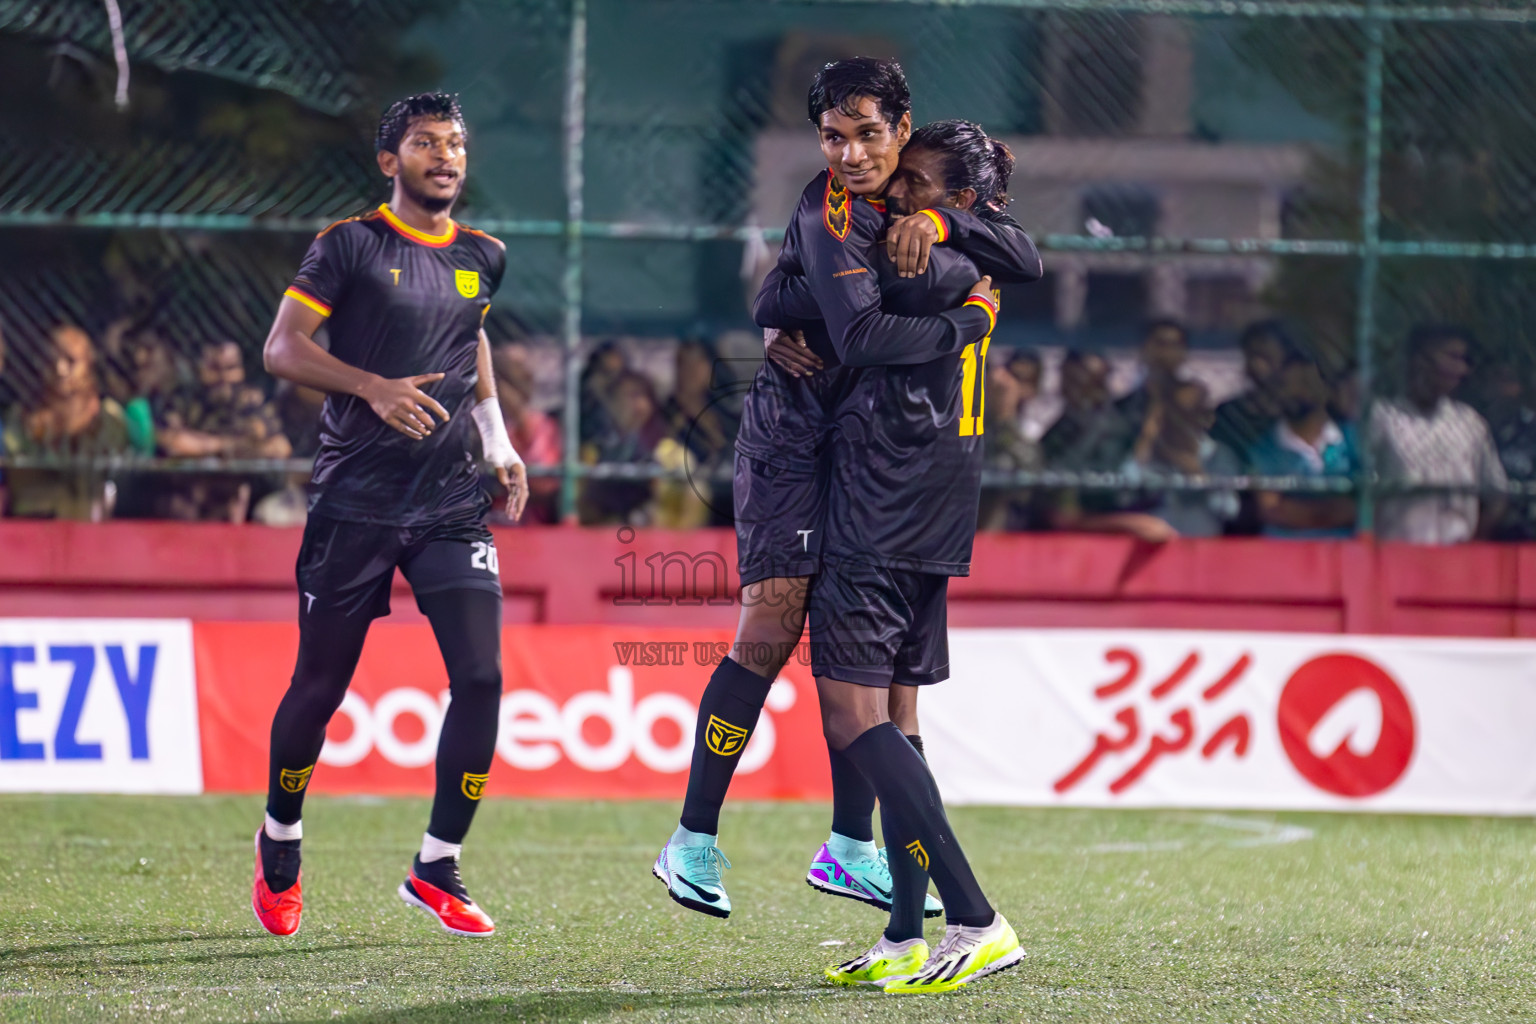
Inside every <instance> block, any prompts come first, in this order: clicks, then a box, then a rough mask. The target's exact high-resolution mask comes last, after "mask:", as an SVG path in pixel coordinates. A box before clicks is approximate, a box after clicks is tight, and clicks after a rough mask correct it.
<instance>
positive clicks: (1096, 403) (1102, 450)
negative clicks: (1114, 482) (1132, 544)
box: [1040, 350, 1173, 543]
mask: <svg viewBox="0 0 1536 1024" xmlns="http://www.w3.org/2000/svg"><path fill="white" fill-rule="evenodd" d="M1061 397H1062V401H1063V403H1064V406H1063V409H1062V413H1061V418H1060V419H1058V420H1057V421H1056V422H1055V423H1053V424H1052V425H1051V428H1050V429H1049V430H1047V431H1046V432H1045V435H1044V436H1043V437H1041V438H1040V447H1041V450H1042V451H1043V452H1044V453H1045V464H1046V466H1047V467H1048V468H1050V469H1059V470H1064V471H1067V472H1074V473H1112V472H1115V471H1117V470H1119V469H1120V468H1121V466H1122V464H1123V463H1124V461H1125V456H1126V453H1127V452H1129V451H1130V449H1131V444H1132V442H1133V440H1134V439H1135V437H1136V434H1137V430H1138V427H1139V425H1140V421H1139V420H1138V421H1136V422H1135V423H1134V424H1133V423H1132V422H1131V421H1129V420H1127V419H1126V417H1125V415H1124V414H1123V413H1122V412H1121V410H1120V408H1119V407H1118V406H1117V405H1116V404H1115V403H1114V402H1113V401H1111V400H1110V396H1109V361H1108V360H1106V359H1105V358H1104V357H1103V356H1102V355H1100V354H1098V353H1097V352H1085V351H1079V350H1074V351H1071V352H1068V353H1067V356H1066V358H1065V359H1064V360H1062V365H1061ZM1048 504H1049V506H1050V509H1049V521H1050V524H1051V525H1052V526H1053V527H1055V528H1056V529H1059V530H1086V531H1090V532H1100V533H1129V534H1131V535H1132V536H1134V537H1137V538H1139V539H1141V540H1144V541H1147V542H1149V543H1161V542H1162V541H1165V540H1168V539H1169V538H1171V537H1172V536H1173V531H1172V529H1171V528H1170V527H1169V526H1168V524H1167V523H1165V522H1163V521H1162V520H1161V519H1158V518H1157V517H1156V516H1149V515H1146V514H1145V513H1141V512H1134V511H1127V510H1126V509H1125V507H1124V503H1123V500H1122V499H1121V497H1120V496H1119V495H1118V494H1116V493H1115V492H1114V491H1113V490H1106V489H1102V488H1096V489H1087V488H1067V489H1064V490H1061V491H1058V492H1057V493H1055V494H1054V495H1052V496H1051V497H1050V499H1049V502H1048Z"/></svg>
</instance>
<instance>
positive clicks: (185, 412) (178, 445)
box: [156, 341, 293, 523]
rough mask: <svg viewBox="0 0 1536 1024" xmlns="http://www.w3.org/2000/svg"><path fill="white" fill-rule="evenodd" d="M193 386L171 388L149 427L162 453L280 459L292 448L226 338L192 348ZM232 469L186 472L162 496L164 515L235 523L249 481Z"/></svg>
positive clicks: (242, 512) (244, 508)
mask: <svg viewBox="0 0 1536 1024" xmlns="http://www.w3.org/2000/svg"><path fill="white" fill-rule="evenodd" d="M197 378H198V382H197V385H195V386H191V387H183V388H178V389H177V390H176V391H175V392H174V393H173V394H172V395H171V397H170V399H169V400H168V401H167V403H166V405H165V408H164V410H163V412H162V416H161V421H160V423H159V425H158V430H157V431H156V441H157V444H158V446H159V448H160V450H161V451H163V452H164V453H165V454H166V455H171V456H183V457H197V456H221V457H224V458H267V459H286V458H287V457H288V456H289V455H290V454H292V451H293V447H292V445H291V444H289V442H288V438H286V437H285V436H283V428H282V423H281V422H280V421H279V419H278V415H277V410H276V409H275V408H273V406H272V403H270V402H268V401H267V400H266V397H265V396H263V395H262V393H261V389H259V388H257V387H255V386H253V385H249V384H247V383H246V380H245V360H244V357H243V356H242V354H241V352H240V346H238V345H236V344H235V343H234V342H232V341H223V342H211V343H209V344H207V345H204V346H203V348H202V351H201V352H200V353H199V358H198V365H197ZM259 483H260V481H259V480H253V479H252V478H250V477H247V476H241V475H237V474H207V475H199V476H196V477H189V478H186V479H183V480H180V481H179V482H178V483H177V484H175V485H173V486H172V487H171V488H170V490H169V492H168V493H167V494H166V495H165V499H166V504H165V508H164V512H165V514H166V515H167V516H168V517H169V518H171V519H188V520H202V519H216V520H224V521H228V522H234V523H241V522H244V521H245V518H246V514H247V512H248V511H249V509H250V504H251V497H252V490H253V486H254V485H256V484H259Z"/></svg>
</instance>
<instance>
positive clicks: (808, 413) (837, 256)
mask: <svg viewBox="0 0 1536 1024" xmlns="http://www.w3.org/2000/svg"><path fill="white" fill-rule="evenodd" d="M939 214H940V219H941V220H942V222H943V230H944V231H945V233H946V234H947V236H948V238H949V240H950V242H951V244H952V246H953V247H954V248H957V249H961V250H962V251H971V252H973V253H974V255H975V257H976V259H977V262H978V264H979V265H984V266H986V267H988V271H987V272H989V273H993V274H994V276H997V275H999V274H1006V273H1008V268H1012V267H1014V266H1016V265H1018V264H1019V263H1021V262H1022V261H1024V260H1025V259H1026V258H1027V257H1028V256H1032V257H1033V259H1034V260H1035V264H1036V267H1038V264H1039V254H1038V253H1036V252H1035V250H1034V246H1033V244H1032V243H1030V241H1029V238H1028V237H1027V236H1026V235H1025V234H1024V232H1023V230H1022V229H1020V228H1018V225H1016V224H1011V222H1010V225H1011V226H1010V225H1001V226H998V225H994V224H991V223H988V222H984V221H982V220H980V219H979V218H976V217H972V216H971V215H969V214H965V213H962V212H961V211H954V210H944V211H939ZM885 222H886V211H885V203H884V201H882V200H878V199H875V200H871V199H868V198H864V197H860V196H854V195H852V194H850V193H849V192H848V191H847V189H846V188H845V187H844V186H843V185H842V183H841V182H839V181H838V179H837V178H836V177H835V176H833V175H832V173H831V172H830V171H823V172H821V173H820V174H818V175H817V176H816V177H815V178H814V179H812V181H811V183H810V184H809V185H807V186H806V188H805V191H804V192H802V193H801V196H800V202H799V204H798V205H797V206H796V208H795V213H794V216H793V217H792V218H791V219H790V222H789V227H788V228H787V229H786V231H785V235H784V244H783V246H782V247H781V248H780V250H779V259H778V263H777V265H776V266H775V267H774V269H773V271H771V272H770V273H769V275H768V278H767V279H766V280H765V281H764V282H763V286H762V288H761V289H760V290H759V292H758V297H757V301H756V302H755V303H754V307H753V318H754V320H755V321H756V322H757V324H758V325H759V326H761V327H783V328H793V329H797V330H802V331H804V332H805V337H806V344H807V345H808V346H809V347H810V349H811V350H812V351H813V352H815V353H816V354H817V355H818V356H819V357H820V358H821V360H822V362H823V363H824V364H825V366H826V369H824V370H822V371H820V372H818V373H816V374H813V375H812V376H811V377H809V378H795V377H791V376H790V375H789V374H788V373H786V372H785V371H784V370H782V369H780V368H779V367H778V366H777V365H775V364H774V363H773V362H772V361H771V360H765V361H764V363H763V366H762V367H761V368H760V369H759V371H758V373H757V376H756V377H755V378H754V380H753V383H752V391H751V393H750V394H749V395H748V396H747V399H746V401H745V403H744V405H743V408H742V422H741V429H740V431H739V433H738V434H737V438H736V450H737V451H738V452H741V453H742V454H744V455H748V456H751V457H753V458H757V459H762V460H764V461H767V462H769V463H773V464H777V465H801V466H803V465H811V464H814V462H815V460H816V459H817V458H818V457H819V454H820V452H821V450H822V448H823V446H824V444H825V442H826V439H827V436H828V430H829V428H830V425H831V416H832V408H833V405H834V403H835V402H836V401H837V397H838V396H839V395H841V394H842V392H843V389H844V380H845V378H846V376H847V373H848V369H849V368H851V367H858V366H879V365H887V364H911V363H921V362H925V361H927V360H930V359H932V358H934V356H935V355H937V354H939V353H944V352H957V351H959V350H960V349H961V348H962V347H964V345H966V344H969V343H970V342H972V341H975V340H977V339H979V338H981V337H983V336H984V335H985V334H986V333H987V332H988V330H989V329H990V319H989V315H988V314H986V313H984V312H983V311H981V310H980V309H978V308H976V307H969V308H965V309H954V308H947V309H944V310H936V311H934V313H933V315H925V316H921V317H910V316H901V315H894V314H892V313H891V312H889V311H888V310H886V309H884V308H883V307H882V305H881V298H880V288H879V284H878V282H879V279H880V274H881V273H882V272H885V271H890V272H891V273H892V275H893V276H894V266H893V265H892V264H891V262H890V260H889V259H887V258H886V256H885V255H884V253H883V252H881V251H880V249H879V247H878V245H877V241H878V239H879V238H880V237H881V236H882V235H883V233H884V231H885ZM1021 248H1022V249H1025V250H1027V253H1025V252H1023V251H1021ZM923 276H926V275H923ZM1038 276H1039V273H1038V270H1037V272H1036V273H1035V277H1038ZM786 277H802V278H804V280H805V282H806V284H807V285H808V286H809V288H810V289H811V292H812V295H813V297H814V301H815V304H816V307H817V309H818V311H819V312H820V313H821V316H819V317H817V318H815V319H811V320H802V319H799V318H796V317H794V316H790V315H787V314H786V313H785V311H784V310H783V308H782V306H781V305H780V302H779V288H780V286H781V284H782V283H783V282H784V280H785V278H786ZM920 279H921V277H920V278H919V280H920ZM1009 279H1010V280H1012V278H1009ZM1033 279H1034V278H1029V280H1033ZM974 280H975V279H974V278H973V279H972V282H974ZM962 298H963V295H962Z"/></svg>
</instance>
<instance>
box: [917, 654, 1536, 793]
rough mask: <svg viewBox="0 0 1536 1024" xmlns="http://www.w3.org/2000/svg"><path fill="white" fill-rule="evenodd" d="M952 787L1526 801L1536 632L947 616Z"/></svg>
mask: <svg viewBox="0 0 1536 1024" xmlns="http://www.w3.org/2000/svg"><path fill="white" fill-rule="evenodd" d="M950 649H951V656H952V664H953V670H954V678H953V679H951V680H950V681H949V682H947V683H944V684H943V685H940V686H936V687H933V688H932V690H930V691H928V692H927V693H925V694H924V700H923V703H922V708H921V718H922V723H923V735H924V738H925V742H926V745H927V749H928V756H929V758H930V760H931V761H932V763H933V765H934V772H935V774H936V775H937V777H938V780H939V785H940V787H941V789H942V790H943V792H944V795H945V798H946V800H952V801H953V802H955V803H985V804H1034V805H1045V806H1050V805H1068V806H1090V807H1231V808H1242V807H1246V808H1293V809H1316V810H1378V811H1415V812H1443V813H1451V814H1530V813H1533V812H1536V761H1533V759H1532V758H1531V757H1530V755H1529V751H1530V734H1531V727H1532V723H1533V722H1536V642H1530V641H1517V640H1448V639H1409V638H1385V637H1361V636H1306V635H1291V634H1279V633H1228V632H1178V631H1162V630H1158V631H1134V630H1104V631H1101V630H996V629H989V630H981V629H978V630H953V631H951V634H950Z"/></svg>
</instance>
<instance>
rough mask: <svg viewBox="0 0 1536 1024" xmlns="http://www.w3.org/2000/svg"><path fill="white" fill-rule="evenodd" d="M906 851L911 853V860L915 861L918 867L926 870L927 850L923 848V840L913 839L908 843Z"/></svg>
mask: <svg viewBox="0 0 1536 1024" xmlns="http://www.w3.org/2000/svg"><path fill="white" fill-rule="evenodd" d="M907 852H908V853H910V854H911V855H912V859H913V860H915V861H917V866H918V867H920V868H922V869H923V870H924V871H927V870H928V851H927V850H925V849H923V841H922V840H921V839H914V840H912V841H911V842H910V843H908V844H907Z"/></svg>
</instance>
